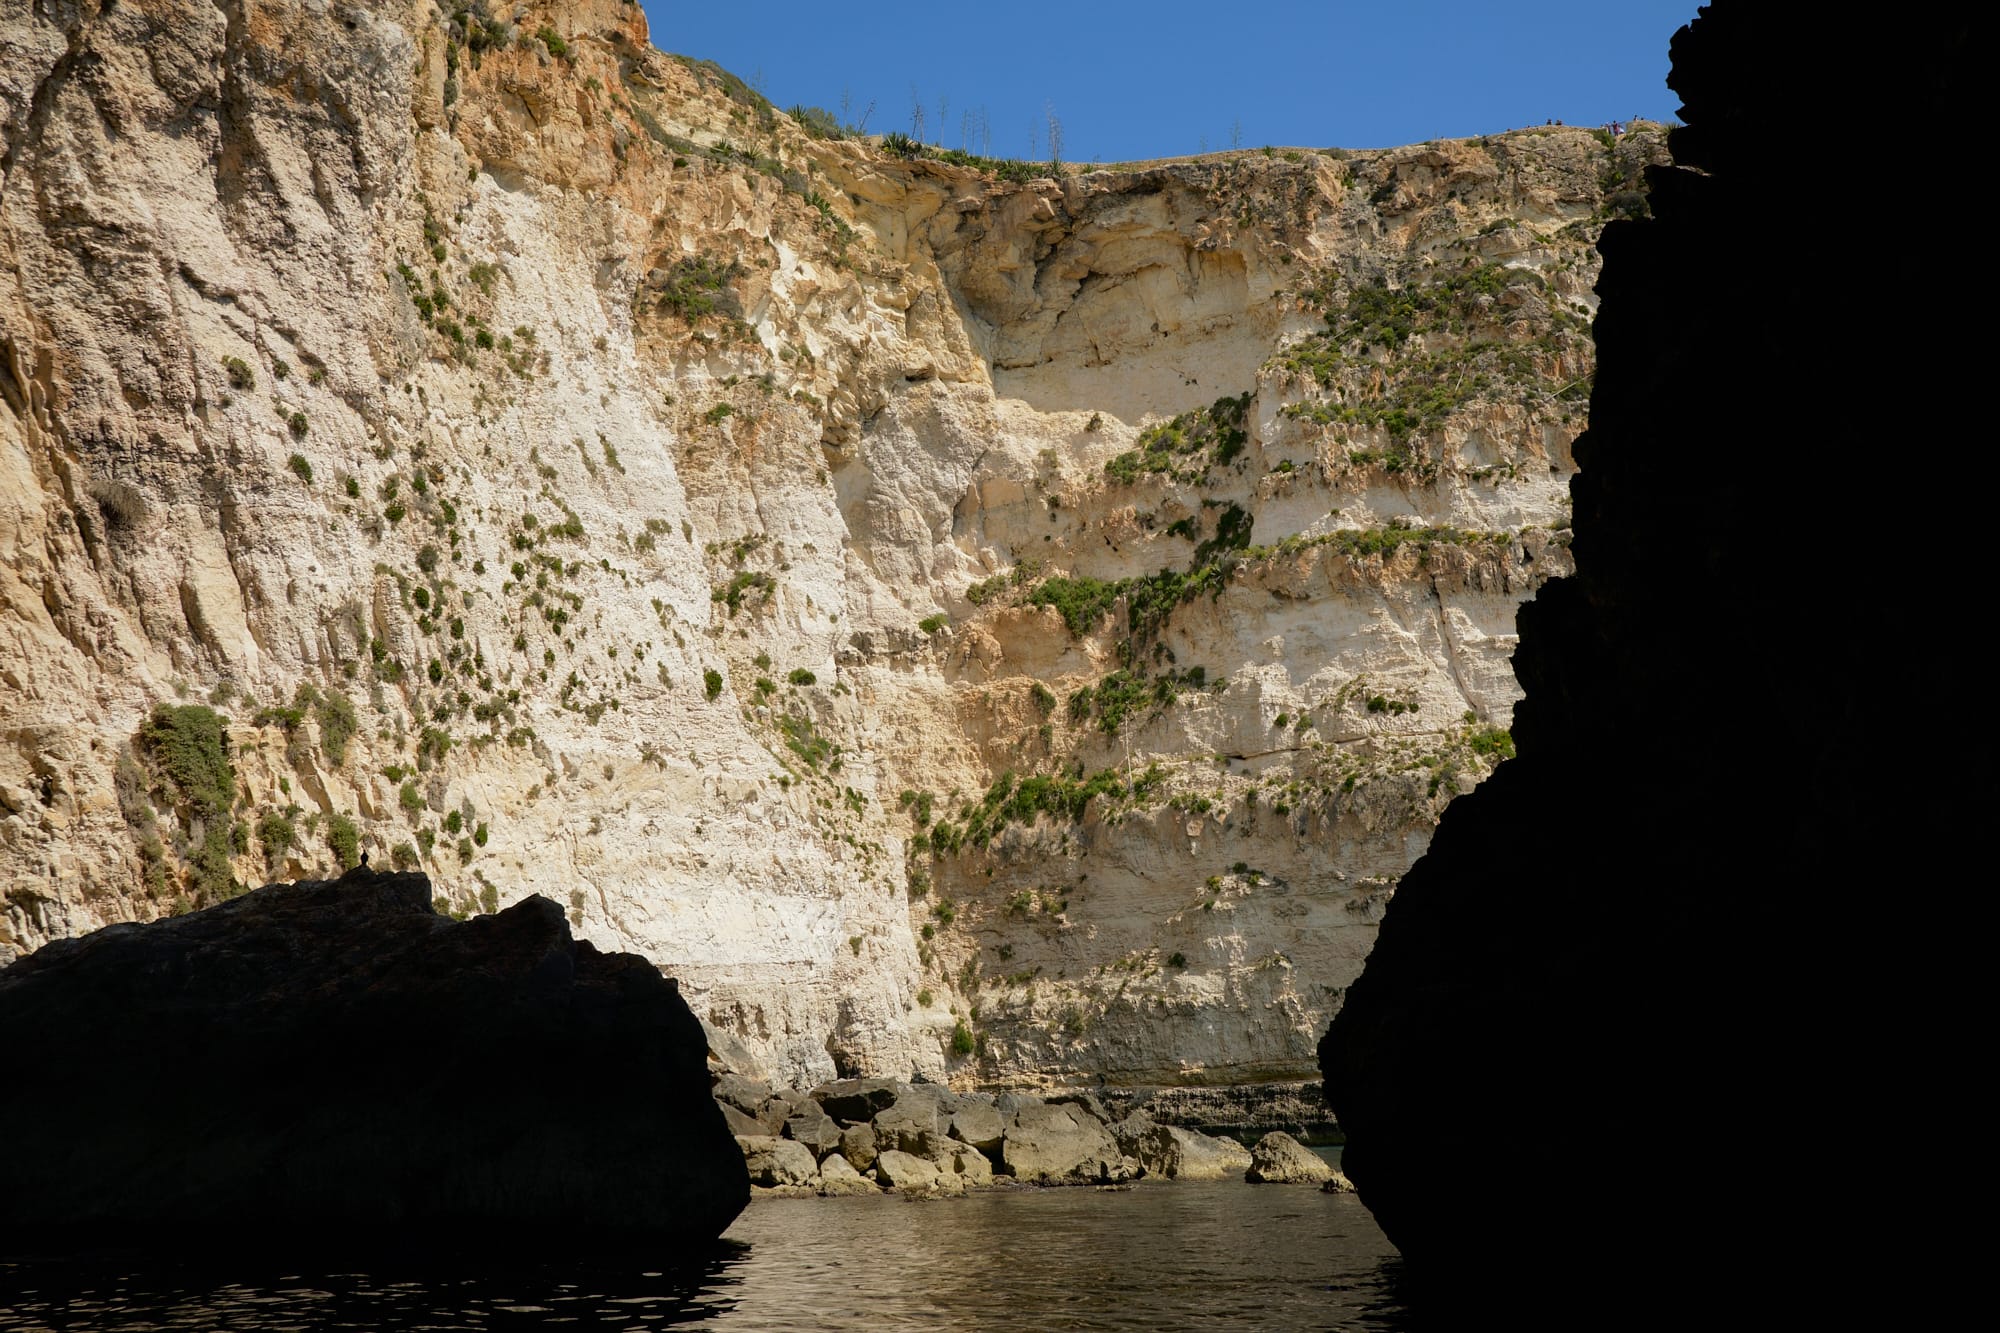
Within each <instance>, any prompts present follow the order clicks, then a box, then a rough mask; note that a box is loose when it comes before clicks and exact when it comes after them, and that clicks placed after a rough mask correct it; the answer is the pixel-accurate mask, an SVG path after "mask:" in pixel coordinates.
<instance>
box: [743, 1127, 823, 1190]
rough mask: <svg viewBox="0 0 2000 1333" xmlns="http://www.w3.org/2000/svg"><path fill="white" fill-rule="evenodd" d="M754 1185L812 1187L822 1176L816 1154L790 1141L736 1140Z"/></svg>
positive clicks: (767, 1137)
mask: <svg viewBox="0 0 2000 1333" xmlns="http://www.w3.org/2000/svg"><path fill="white" fill-rule="evenodd" d="M736 1146H737V1147H738V1148H740V1149H742V1150H743V1166H744V1169H745V1170H747V1171H749V1173H750V1183H751V1184H753V1185H765V1186H771V1185H810V1184H812V1183H813V1178H814V1177H815V1176H817V1175H818V1174H819V1162H818V1161H816V1160H815V1159H814V1157H813V1155H812V1150H811V1149H810V1148H807V1147H806V1146H805V1145H804V1144H803V1143H794V1142H792V1141H791V1140H790V1139H778V1138H771V1137H769V1136H768V1135H752V1136H747V1137H744V1138H739V1139H737V1140H736Z"/></svg>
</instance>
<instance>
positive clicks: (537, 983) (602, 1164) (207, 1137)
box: [0, 874, 749, 1262]
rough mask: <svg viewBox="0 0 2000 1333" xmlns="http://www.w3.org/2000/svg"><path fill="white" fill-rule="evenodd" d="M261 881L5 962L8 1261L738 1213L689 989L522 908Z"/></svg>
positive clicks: (406, 888)
mask: <svg viewBox="0 0 2000 1333" xmlns="http://www.w3.org/2000/svg"><path fill="white" fill-rule="evenodd" d="M430 904H431V887H430V882H429V881H428V880H427V879H426V878H425V877H424V876H422V875H377V876H369V875H365V874H364V875H358V876H352V877H349V878H346V879H342V880H339V881H332V882H303V883H299V884H274V885H270V886H267V887H265V888H262V889H259V890H256V891H255V892H252V893H249V894H246V895H245V896H243V897H241V898H238V899H235V900H234V901H231V902H227V903H224V904H222V905H220V906H217V907H213V908H210V909H208V910H207V911H203V912H197V913H194V914H193V915H190V916H184V917H178V918H173V919H169V920H163V921H157V922H154V923H152V924H150V925H143V926H131V925H120V926H112V927H109V928H108V929H105V930H100V931H97V932H96V933H94V934H91V935H87V936H84V937H82V938H80V939H75V940H65V941H61V942H58V943H55V944H51V945H49V946H48V947H46V948H44V949H42V950H41V951H39V952H37V953H35V954H32V955H30V956H29V957H27V958H25V959H22V960H21V961H20V962H18V963H16V964H14V965H13V966H12V967H10V968H8V969H6V970H5V971H4V972H0V1052H4V1054H5V1059H6V1061H7V1069H6V1074H5V1076H4V1077H0V1143H5V1144H7V1145H8V1159H9V1160H8V1165H7V1168H6V1172H5V1177H6V1179H5V1187H4V1188H0V1254H9V1255H21V1254H35V1255H49V1254H60V1253H74V1252H81V1251H90V1252H99V1251H110V1250H124V1249H137V1250H143V1251H145V1252H146V1253H148V1254H158V1253H160V1252H162V1251H172V1250H176V1249H186V1250H198V1251H201V1252H203V1253H206V1254H210V1255H214V1254H218V1253H230V1254H241V1253H243V1252H246V1251H252V1252H264V1253H272V1252H275V1253H278V1254H283V1255H299V1256H309V1257H311V1258H312V1259H313V1260H314V1261H316V1262H322V1261H324V1260H326V1259H327V1258H328V1257H329V1256H333V1255H342V1254H350V1253H376V1252H382V1253H395V1252H399V1251H404V1250H411V1249H417V1250H435V1249H456V1248H460V1247H464V1248H467V1249H472V1250H475V1251H476V1252H477V1253H480V1254H482V1255H491V1254H493V1253H495V1252H496V1251H506V1250H520V1251H533V1252H534V1253H537V1254H541V1255H545V1256H546V1255H553V1254H560V1253H563V1252H565V1251H577V1252H580V1251H584V1250H586V1249H588V1250H593V1251H596V1250H601V1249H603V1248H605V1247H620V1248H623V1247H634V1248H640V1249H644V1250H646V1251H648V1252H651V1253H655V1254H660V1255H662V1257H666V1256H667V1255H668V1254H670V1252H671V1250H672V1249H673V1247H677V1246H688V1245H692V1244H698V1243H705V1242H708V1241H711V1240H713V1239H714V1238H715V1237H716V1236H717V1235H719V1234H720V1233H721V1231H722V1230H723V1228H725V1227H726V1226H728V1225H729V1223H730V1221H731V1220H732V1219H733V1218H734V1217H735V1216H736V1214H737V1213H738V1212H739V1211H741V1210H742V1208H743V1206H744V1204H745V1203H746V1202H747V1201H748V1199H749V1184H748V1179H747V1176H746V1174H745V1170H744V1163H743V1156H742V1154H741V1153H739V1152H738V1150H737V1148H736V1144H735V1142H734V1141H733V1139H732V1137H731V1135H730V1133H729V1131H728V1129H727V1128H726V1127H725V1126H724V1124H723V1119H722V1113H721V1111H720V1110H719V1108H718V1106H717V1104H716V1103H715V1102H714V1101H713V1100H712V1099H711V1098H710V1096H709V1077H708V1071H707V1067H706V1054H707V1043H706V1041H705V1039H704V1038H703V1035H702V1031H701V1028H700V1025H699V1024H698V1023H697V1022H696V1020H695V1018H694V1016H693V1014H692V1013H690V1012H689V1010H688V1007H687V1005H686V1004H685V1003H684V1002H683V1001H682V999H681V997H680V993H679V990H678V988H677V987H676V986H675V984H674V983H673V982H672V981H671V980H669V979H666V978H664V977H662V976H661V975H660V973H659V971H658V969H656V968H655V967H654V966H653V965H652V964H651V963H649V962H647V961H646V960H644V959H642V958H638V957H636V956H633V955H630V954H601V953H599V952H598V951H597V950H595V949H593V948H592V947H591V946H590V945H589V944H588V943H585V942H582V941H578V940H573V939H572V938H571V937H570V933H569V928H568V925H567V923H566V922H565V920H564V917H563V913H562V910H561V909H560V908H559V907H557V906H556V904H554V903H552V902H550V901H549V900H548V899H546V898H541V897H533V898H529V899H526V900H525V901H523V902H521V903H518V904H516V905H515V906H513V907H510V908H508V909H507V910H506V911H504V912H501V913H500V914H498V915H497V916H485V917H478V918H475V919H474V920H471V921H467V922H463V923H457V922H453V921H451V920H449V919H448V918H445V917H442V916H438V915H436V914H435V913H433V911H432V910H431V906H430Z"/></svg>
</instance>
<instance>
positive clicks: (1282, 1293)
mask: <svg viewBox="0 0 2000 1333" xmlns="http://www.w3.org/2000/svg"><path fill="white" fill-rule="evenodd" d="M1396 1265H1397V1260H1396V1258H1395V1251H1394V1249H1393V1248H1391V1246H1390V1245H1389V1243H1388V1241H1387V1240H1385V1239H1384V1238H1383V1236H1382V1233H1381V1231H1380V1230H1379V1229H1378V1228H1377V1227H1376V1226H1375V1223H1374V1221H1373V1219H1372V1218H1370V1217H1369V1215H1368V1213H1367V1211H1366V1210H1365V1209H1363V1208H1362V1207H1361V1205H1360V1204H1359V1203H1358V1202H1356V1201H1355V1199H1354V1197H1353V1196H1352V1195H1334V1194H1321V1193H1319V1192H1318V1191H1317V1190H1314V1189H1311V1188H1309V1187H1306V1186H1302V1185H1244V1184H1240V1183H1237V1182H1233V1181H1231V1182H1217V1183H1213V1184H1141V1185H1138V1186H1135V1187H1133V1188H1130V1189H1124V1190H1115V1191H1104V1190H1089V1189H1058V1190H995V1191H992V1192H988V1193H981V1194H974V1195H969V1196H967V1197H965V1198H961V1199H944V1200H936V1201H930V1202H908V1201H905V1200H901V1199H896V1198H892V1197H888V1196H883V1197H880V1198H859V1199H767V1200H760V1201H758V1202H756V1203H753V1204H751V1205H750V1207H749V1208H748V1209H746V1210H745V1212H744V1214H743V1216H742V1217H741V1218H739V1219H738V1220H737V1223H736V1225H735V1226H734V1227H732V1228H730V1230H729V1233H728V1235H727V1236H726V1237H725V1238H724V1243H723V1245H722V1246H721V1247H719V1248H718V1251H717V1253H716V1254H715V1255H714V1256H713V1257H712V1258H710V1259H709V1260H708V1261H707V1262H705V1263H702V1264H700V1265H698V1266H696V1267H692V1268H689V1269H685V1270H682V1271H646V1270H642V1269H640V1268H638V1267H631V1268H608V1267H607V1268H583V1269H579V1268H577V1267H575V1266H569V1265H565V1266H557V1265H549V1266H545V1267H533V1266H517V1267H515V1268H512V1269H509V1270H507V1271H505V1272H502V1273H493V1272H486V1273H480V1274H476V1275H475V1274H462V1275H452V1274H449V1273H439V1272H436V1271H429V1272H425V1273H422V1274H413V1273H412V1274H406V1273H397V1272H390V1271H383V1272H373V1273H341V1274H309V1273H294V1274H284V1275H272V1276H256V1277H252V1276H248V1275H243V1274H233V1275H228V1276H222V1275H216V1274H206V1275H204V1274H199V1273H195V1272H192V1271H166V1272H151V1273H133V1272H129V1271H117V1272H88V1271H84V1270H77V1269H45V1268H24V1267H7V1266H0V1330H4V1331H5V1333H24V1331H26V1330H65V1331H72V1330H73V1331H74V1333H112V1331H113V1330H134V1331H137V1330H152V1329H172V1330H190V1331H191V1333H192V1331H194V1330H208V1329H214V1330H246V1331H250V1333H280V1331H283V1330H307V1329H356V1330H359V1329H369V1330H375V1329H384V1330H387V1329H423V1330H460V1329H479V1330H486V1329H495V1330H499V1329H528V1328H541V1327H545V1326H546V1327H561V1328H565V1329H657V1328H669V1327H679V1326H682V1325H691V1324H701V1325H704V1326H707V1327H712V1328H716V1329H799V1330H813V1329H827V1330H852V1329H866V1330H879V1329H905V1328H912V1329H913V1328H924V1329H1138V1328H1144V1329H1175V1328H1262V1329H1274V1330H1283V1329H1402V1328H1406V1327H1408V1326H1409V1321H1408V1318H1407V1315H1406V1314H1405V1312H1404V1309H1403V1307H1402V1305H1401V1304H1400V1303H1399V1302H1398V1300H1397V1298H1396V1296H1395V1292H1394V1286H1393V1284H1394V1279H1395V1273H1396Z"/></svg>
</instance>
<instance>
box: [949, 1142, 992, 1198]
mask: <svg viewBox="0 0 2000 1333" xmlns="http://www.w3.org/2000/svg"><path fill="white" fill-rule="evenodd" d="M951 1170H952V1173H953V1174H954V1175H956V1176H958V1178H959V1179H960V1180H962V1181H964V1182H965V1184H966V1185H968V1186H972V1187H975V1188H976V1187H980V1186H985V1185H991V1184H992V1183H993V1162H992V1161H991V1159H989V1158H988V1157H987V1156H986V1154H985V1153H983V1152H981V1151H979V1149H977V1148H975V1147H973V1146H972V1145H971V1144H969V1143H967V1144H960V1145H959V1146H957V1147H955V1148H954V1149H953V1150H952V1152H951Z"/></svg>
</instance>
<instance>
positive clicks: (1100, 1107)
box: [1045, 1092, 1113, 1125]
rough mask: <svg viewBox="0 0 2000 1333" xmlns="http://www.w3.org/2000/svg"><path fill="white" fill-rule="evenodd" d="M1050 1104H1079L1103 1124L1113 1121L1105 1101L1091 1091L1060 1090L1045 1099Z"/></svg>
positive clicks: (1078, 1105)
mask: <svg viewBox="0 0 2000 1333" xmlns="http://www.w3.org/2000/svg"><path fill="white" fill-rule="evenodd" d="M1045 1100H1046V1101H1047V1102H1048V1104H1049V1105H1050V1106H1077V1107H1081V1108H1082V1109H1084V1110H1086V1111H1088V1112H1090V1115H1091V1118H1092V1119H1094V1120H1096V1121H1097V1122H1098V1123H1099V1124H1101V1125H1108V1124H1110V1123H1111V1121H1112V1119H1113V1117H1112V1115H1111V1113H1110V1112H1109V1111H1107V1110H1105V1109H1104V1103H1103V1102H1101V1101H1099V1100H1098V1099H1097V1095H1096V1094H1095V1093H1090V1092H1058V1093H1056V1094H1054V1095H1052V1096H1050V1097H1048V1098H1046V1099H1045Z"/></svg>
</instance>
